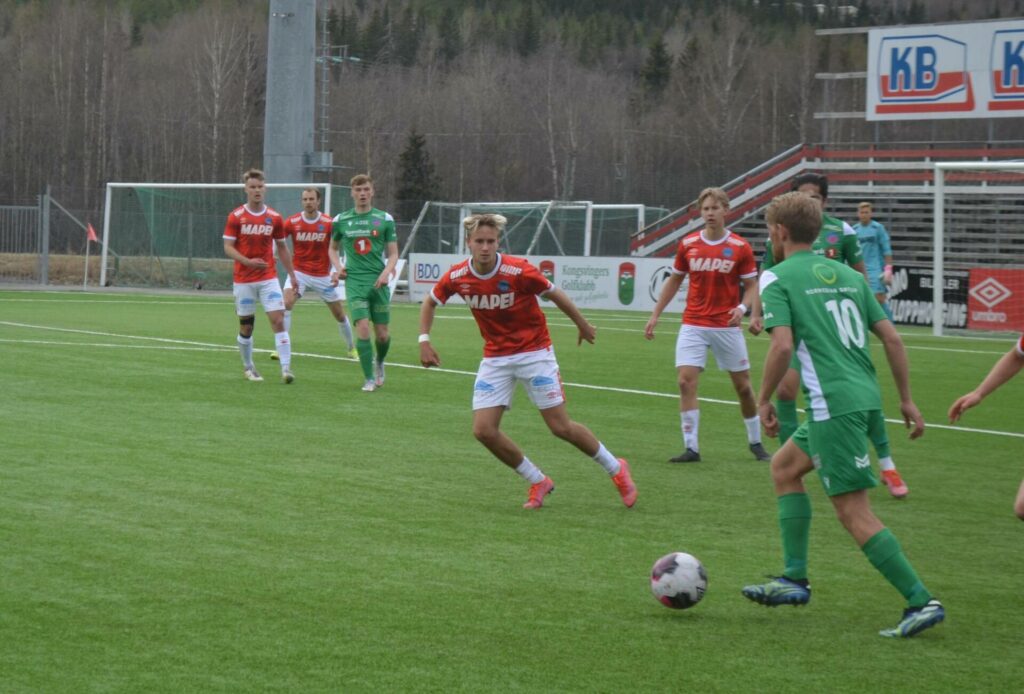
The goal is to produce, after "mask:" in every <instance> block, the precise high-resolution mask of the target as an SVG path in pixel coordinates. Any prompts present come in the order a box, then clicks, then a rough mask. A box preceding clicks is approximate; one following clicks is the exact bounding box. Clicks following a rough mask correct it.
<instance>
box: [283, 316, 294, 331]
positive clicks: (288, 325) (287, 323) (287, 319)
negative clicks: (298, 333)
mask: <svg viewBox="0 0 1024 694" xmlns="http://www.w3.org/2000/svg"><path fill="white" fill-rule="evenodd" d="M284 331H285V332H286V333H290V332H291V331H292V312H291V311H285V312H284Z"/></svg>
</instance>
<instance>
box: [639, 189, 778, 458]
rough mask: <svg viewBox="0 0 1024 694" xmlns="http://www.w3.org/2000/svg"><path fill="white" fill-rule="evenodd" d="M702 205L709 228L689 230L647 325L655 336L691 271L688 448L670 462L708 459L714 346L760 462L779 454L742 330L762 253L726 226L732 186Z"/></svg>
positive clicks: (683, 411) (682, 349)
mask: <svg viewBox="0 0 1024 694" xmlns="http://www.w3.org/2000/svg"><path fill="white" fill-rule="evenodd" d="M697 205H698V207H699V208H700V214H701V216H702V217H703V218H704V224H705V225H706V226H705V227H704V229H701V230H700V231H695V232H693V233H692V234H688V235H687V236H686V238H684V239H683V240H682V242H681V243H680V244H679V250H678V251H677V252H676V258H675V262H674V263H673V265H672V274H671V276H669V278H668V279H667V280H665V284H664V286H663V287H662V288H661V294H660V295H659V296H658V302H657V303H656V304H655V305H654V310H653V311H652V312H651V317H650V319H648V321H647V325H646V326H644V337H645V338H647V339H648V340H653V339H654V329H655V327H656V326H657V325H658V318H659V317H660V316H661V313H662V311H664V310H665V307H666V306H668V304H669V302H670V301H672V297H673V296H675V294H676V292H677V291H679V287H680V286H681V285H682V283H683V278H684V277H686V275H687V274H689V276H690V289H689V292H688V293H687V295H686V310H685V311H684V312H683V324H682V326H680V328H679V335H678V337H677V338H676V369H677V371H678V381H679V418H680V425H681V427H682V430H683V452H682V453H681V454H679V455H677V456H675V457H674V458H669V462H670V463H698V462H700V442H699V439H698V430H699V428H700V409H699V407H698V400H697V384H698V382H699V381H700V372H701V371H703V370H704V365H705V364H706V363H707V360H708V350H709V349H710V350H711V352H712V353H713V354H714V355H715V362H716V363H717V364H718V368H719V369H722V370H725V371H728V372H729V376H730V377H731V378H732V385H733V388H735V389H736V395H737V396H738V397H739V402H740V413H741V414H742V415H743V424H744V425H745V426H746V429H747V444H748V446H749V448H750V452H751V453H753V454H754V457H755V458H757V459H758V460H771V455H769V454H768V451H766V450H765V449H764V446H763V445H762V444H761V422H760V420H759V419H758V417H757V405H756V403H755V402H754V390H753V388H752V387H751V385H750V359H749V357H748V355H747V344H746V342H744V341H743V331H742V330H741V329H740V327H739V326H740V321H741V320H743V316H744V315H745V314H746V312H747V307H748V306H751V305H753V303H754V301H755V300H756V297H757V264H756V263H755V261H754V251H753V250H752V249H751V248H750V244H749V243H747V242H746V241H745V240H744V239H743V238H741V237H740V236H737V235H736V234H734V233H732V232H731V231H729V230H728V229H726V228H725V215H726V213H727V212H728V210H729V196H728V195H726V194H725V191H724V190H722V189H721V188H705V189H704V190H703V191H701V194H700V196H699V197H698V198H697ZM741 288H742V291H743V298H742V299H741V298H740V290H741ZM757 323H758V325H752V326H751V331H752V332H754V333H755V334H756V333H757V332H760V325H759V323H760V318H758V319H757Z"/></svg>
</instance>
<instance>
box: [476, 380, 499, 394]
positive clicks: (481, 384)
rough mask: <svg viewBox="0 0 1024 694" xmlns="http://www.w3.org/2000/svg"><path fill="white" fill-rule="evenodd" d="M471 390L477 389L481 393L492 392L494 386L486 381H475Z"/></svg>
mask: <svg viewBox="0 0 1024 694" xmlns="http://www.w3.org/2000/svg"><path fill="white" fill-rule="evenodd" d="M473 390H478V391H480V392H481V393H493V392H494V386H493V385H491V384H490V383H488V382H487V381H477V382H476V383H474V384H473Z"/></svg>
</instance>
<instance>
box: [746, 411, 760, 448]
mask: <svg viewBox="0 0 1024 694" xmlns="http://www.w3.org/2000/svg"><path fill="white" fill-rule="evenodd" d="M743 425H744V426H746V427H747V443H750V444H754V443H761V418H760V417H758V416H757V415H756V414H755V415H754V416H753V417H751V418H749V419H747V418H746V417H744V418H743Z"/></svg>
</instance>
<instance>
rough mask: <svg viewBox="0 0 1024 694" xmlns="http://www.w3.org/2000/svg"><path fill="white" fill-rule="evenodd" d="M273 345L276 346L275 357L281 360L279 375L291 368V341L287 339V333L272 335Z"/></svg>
mask: <svg viewBox="0 0 1024 694" xmlns="http://www.w3.org/2000/svg"><path fill="white" fill-rule="evenodd" d="M274 344H275V345H276V346H277V356H278V358H280V360H281V373H284V372H285V371H290V370H291V366H292V341H291V339H290V338H289V337H288V331H287V330H285V331H284V332H283V333H274Z"/></svg>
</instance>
